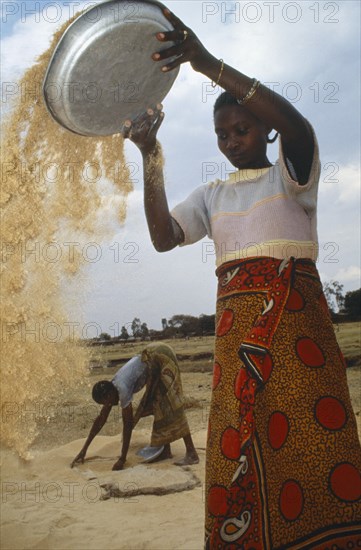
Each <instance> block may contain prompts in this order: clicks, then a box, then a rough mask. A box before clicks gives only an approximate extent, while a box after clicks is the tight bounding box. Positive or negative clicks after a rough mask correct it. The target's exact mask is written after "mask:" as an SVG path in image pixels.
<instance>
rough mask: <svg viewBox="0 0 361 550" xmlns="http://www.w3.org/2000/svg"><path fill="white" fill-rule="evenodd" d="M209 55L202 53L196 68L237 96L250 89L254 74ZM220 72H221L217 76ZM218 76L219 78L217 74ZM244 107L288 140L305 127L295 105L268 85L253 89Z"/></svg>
mask: <svg viewBox="0 0 361 550" xmlns="http://www.w3.org/2000/svg"><path fill="white" fill-rule="evenodd" d="M221 69H222V62H221V61H220V60H219V59H217V58H215V57H214V56H212V55H210V54H209V55H207V56H204V58H203V59H202V61H201V62H199V65H198V66H197V69H196V70H198V71H199V72H201V73H202V74H204V75H205V76H207V77H208V78H209V79H211V80H212V81H214V82H217V83H218V84H219V85H220V86H221V87H222V88H223V89H224V90H226V91H228V92H229V93H230V94H232V95H233V96H234V97H236V98H237V99H239V100H242V99H243V98H245V97H246V96H247V94H248V92H249V91H250V90H251V89H252V85H253V78H252V77H249V76H246V75H245V74H242V73H241V72H239V71H237V70H236V69H234V68H233V67H230V66H229V65H226V64H224V66H223V70H222V71H221ZM220 75H221V76H220ZM219 76H220V78H219ZM246 105H247V110H248V111H251V112H252V113H253V114H254V115H255V116H257V118H259V119H260V120H262V121H263V122H264V123H265V124H266V125H267V126H268V127H269V128H270V129H272V128H273V129H275V130H277V132H279V133H280V134H281V135H282V136H283V138H284V139H286V140H287V141H294V140H297V139H299V137H300V133H303V132H305V131H308V127H307V125H306V122H305V120H304V118H303V116H302V115H301V113H300V112H299V111H297V109H295V107H293V105H292V104H291V103H290V102H289V101H287V99H285V98H283V97H282V96H281V95H279V94H277V93H276V92H273V91H272V90H270V89H269V88H267V86H264V85H262V84H260V86H259V87H258V88H257V91H256V93H255V94H254V95H253V97H252V98H251V100H250V101H248V102H247V103H246Z"/></svg>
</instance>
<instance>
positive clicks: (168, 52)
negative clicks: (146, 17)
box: [152, 9, 213, 72]
mask: <svg viewBox="0 0 361 550" xmlns="http://www.w3.org/2000/svg"><path fill="white" fill-rule="evenodd" d="M163 14H164V15H165V17H166V18H167V19H168V20H169V21H170V22H171V23H172V25H173V27H174V30H173V31H169V32H163V33H157V35H156V37H157V39H158V40H159V41H160V42H169V41H170V40H172V41H175V42H177V44H175V45H174V46H171V47H170V48H167V49H165V50H163V51H161V52H155V53H154V54H153V55H152V59H153V60H154V61H161V60H164V59H168V58H169V57H174V56H176V59H174V60H173V61H171V62H170V63H168V64H167V65H164V66H163V67H162V71H164V72H167V71H171V70H172V69H175V68H176V67H178V66H179V65H181V64H182V63H186V62H187V61H189V62H190V64H191V65H192V68H193V69H194V70H195V71H198V72H202V71H203V68H204V67H205V66H206V65H207V63H208V62H209V60H211V59H213V56H212V55H211V54H210V53H209V52H208V51H207V50H206V48H205V47H204V46H203V44H202V43H201V41H200V40H199V39H198V38H197V36H196V35H195V33H194V32H193V31H192V29H190V28H189V27H186V25H185V24H184V23H183V22H182V21H181V20H180V19H179V18H178V17H177V16H176V15H174V13H172V12H170V11H169V10H168V9H165V10H163Z"/></svg>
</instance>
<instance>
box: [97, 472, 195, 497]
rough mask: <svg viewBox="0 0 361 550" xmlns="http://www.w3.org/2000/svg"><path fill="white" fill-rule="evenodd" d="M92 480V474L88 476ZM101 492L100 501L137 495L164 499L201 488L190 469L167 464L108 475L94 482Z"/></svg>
mask: <svg viewBox="0 0 361 550" xmlns="http://www.w3.org/2000/svg"><path fill="white" fill-rule="evenodd" d="M87 474H88V476H89V478H88V479H90V476H91V478H92V479H94V477H95V476H94V473H93V472H90V471H89V470H88V472H87ZM97 481H98V482H99V485H100V486H101V487H102V489H103V490H104V494H103V495H102V496H101V498H100V500H107V499H109V498H112V497H115V498H119V497H134V496H137V495H167V494H170V493H179V492H181V491H190V490H192V489H194V488H195V487H199V486H200V485H201V481H200V479H199V478H198V477H197V476H196V475H195V474H194V472H192V470H191V468H189V467H187V466H184V467H179V466H174V465H170V464H164V465H163V464H162V465H148V464H147V465H145V464H139V465H137V466H134V467H133V468H126V469H124V470H121V471H119V472H111V473H109V474H108V475H105V476H104V475H103V476H101V477H99V478H98V479H97Z"/></svg>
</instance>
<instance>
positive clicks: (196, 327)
mask: <svg viewBox="0 0 361 550" xmlns="http://www.w3.org/2000/svg"><path fill="white" fill-rule="evenodd" d="M169 326H171V327H173V328H176V329H177V330H178V331H179V332H180V333H181V334H183V336H189V335H190V334H192V333H195V334H201V333H202V329H201V327H200V323H199V319H198V318H197V317H193V315H173V317H172V318H171V319H169Z"/></svg>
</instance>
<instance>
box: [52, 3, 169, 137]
mask: <svg viewBox="0 0 361 550" xmlns="http://www.w3.org/2000/svg"><path fill="white" fill-rule="evenodd" d="M164 7H165V6H163V5H162V4H161V3H159V2H154V1H152V0H141V1H134V2H133V1H132V2H129V1H125V0H107V1H105V2H102V3H100V4H98V5H97V6H93V7H92V8H90V9H89V10H87V11H85V12H84V13H83V14H82V15H80V16H79V17H78V18H77V19H76V20H75V21H73V23H71V24H70V25H69V27H68V28H67V30H66V31H65V33H64V34H63V36H62V38H61V39H60V41H59V43H58V45H57V46H56V48H55V51H54V53H53V56H52V58H51V61H50V63H49V67H48V69H47V72H46V75H45V79H44V83H43V95H44V100H45V104H46V106H47V108H48V110H49V112H50V114H51V115H52V116H53V118H54V119H55V120H56V121H57V122H58V123H59V124H61V125H62V126H64V127H65V128H67V129H68V130H71V131H72V132H75V133H77V134H81V135H84V136H106V135H111V134H116V133H119V132H120V129H121V127H122V125H123V123H124V120H126V119H128V118H129V119H134V118H135V117H136V116H138V115H139V114H141V113H143V112H144V111H146V109H147V108H148V107H152V106H155V105H156V104H157V103H159V102H161V101H162V100H163V99H164V97H165V96H166V95H167V93H168V92H169V90H170V88H171V87H172V85H173V83H174V80H175V79H176V77H177V75H178V72H179V68H178V69H175V70H173V71H170V72H169V73H163V72H162V71H161V67H162V65H164V64H165V62H154V61H153V60H152V59H151V55H152V53H154V52H156V51H161V50H162V49H165V48H168V47H170V46H171V45H172V42H167V43H166V44H162V43H161V42H159V41H158V40H157V38H156V37H155V35H156V33H158V32H164V31H165V32H166V31H170V30H173V27H172V25H171V23H170V22H169V21H168V20H167V19H166V17H165V16H164V15H163V12H162V10H163V9H164Z"/></svg>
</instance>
